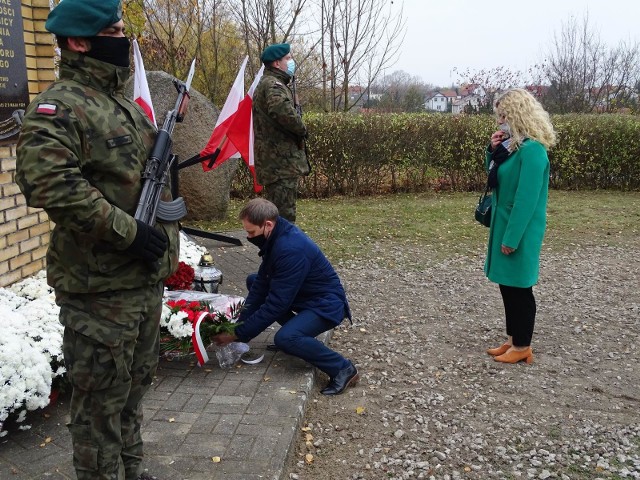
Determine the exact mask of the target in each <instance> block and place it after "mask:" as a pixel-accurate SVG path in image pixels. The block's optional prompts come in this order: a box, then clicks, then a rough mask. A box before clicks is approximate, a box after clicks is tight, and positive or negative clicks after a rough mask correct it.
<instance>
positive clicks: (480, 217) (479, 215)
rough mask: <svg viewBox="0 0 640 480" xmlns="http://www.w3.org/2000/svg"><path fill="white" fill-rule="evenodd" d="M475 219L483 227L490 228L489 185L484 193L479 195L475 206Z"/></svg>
mask: <svg viewBox="0 0 640 480" xmlns="http://www.w3.org/2000/svg"><path fill="white" fill-rule="evenodd" d="M475 217H476V220H477V221H478V222H480V223H481V224H482V225H484V226H485V227H490V226H491V192H490V191H489V185H487V188H486V189H485V190H484V193H483V194H482V195H480V199H479V200H478V205H477V206H476V213H475Z"/></svg>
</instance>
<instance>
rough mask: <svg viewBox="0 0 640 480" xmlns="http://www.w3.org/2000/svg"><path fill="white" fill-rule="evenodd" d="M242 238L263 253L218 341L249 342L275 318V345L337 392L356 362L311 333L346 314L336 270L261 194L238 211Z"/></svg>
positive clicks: (352, 375) (354, 374) (350, 378)
mask: <svg viewBox="0 0 640 480" xmlns="http://www.w3.org/2000/svg"><path fill="white" fill-rule="evenodd" d="M239 217H240V220H241V221H242V226H243V227H244V229H245V231H246V232H247V240H248V241H249V242H251V243H253V244H254V245H256V246H257V247H258V248H259V249H260V251H259V252H258V255H260V257H262V263H261V264H260V268H259V270H258V273H257V274H252V275H250V276H249V278H248V279H247V287H248V288H249V294H248V296H247V299H246V301H245V304H244V308H243V310H242V312H241V313H240V318H239V322H241V324H240V325H239V326H238V327H237V328H236V330H235V333H234V334H227V333H221V334H219V335H216V336H215V337H214V341H215V342H216V344H218V345H221V346H222V345H227V344H228V343H231V342H234V341H240V342H248V341H249V340H251V339H252V338H254V337H256V336H257V335H258V334H260V333H261V332H263V331H264V330H265V329H266V328H267V327H269V326H270V325H271V324H273V323H274V322H278V323H280V324H281V325H282V327H281V328H280V330H278V332H277V333H276V335H275V346H276V348H278V349H280V350H282V351H283V352H285V353H288V354H289V355H294V356H296V357H300V358H302V359H303V360H305V361H307V362H309V363H310V364H311V365H314V366H315V367H317V368H319V369H320V370H322V371H323V372H325V373H326V374H327V375H328V376H329V379H330V380H329V383H328V385H327V386H326V387H325V388H324V389H322V390H321V393H323V394H324V395H337V394H340V393H342V392H344V391H345V389H346V388H347V387H348V386H349V385H353V384H355V383H356V382H357V380H358V378H359V376H358V370H357V369H356V367H355V365H354V364H353V363H352V362H351V361H350V360H347V359H346V358H344V357H343V356H342V355H340V354H339V353H337V352H334V351H333V350H331V349H330V348H329V347H327V346H326V345H325V344H324V343H322V342H321V341H319V340H317V339H316V338H315V337H316V336H317V335H319V334H321V333H323V332H326V331H327V330H331V329H332V328H334V327H336V326H337V325H340V323H342V321H343V320H344V318H345V317H348V318H349V319H351V312H350V311H349V304H348V302H347V297H346V295H345V292H344V288H343V287H342V284H341V283H340V279H339V278H338V275H337V273H336V272H335V270H334V269H333V267H332V266H331V264H330V263H329V261H328V260H327V258H326V257H325V256H324V254H323V253H322V251H321V250H320V248H319V247H318V246H317V245H316V244H315V243H314V242H313V241H312V240H311V239H310V238H309V237H308V236H307V235H305V234H304V233H303V232H302V230H300V229H299V228H298V227H296V226H295V225H294V224H292V223H290V222H288V221H287V220H286V219H284V218H282V217H280V216H278V208H277V207H276V206H275V205H274V204H273V203H271V202H270V201H268V200H266V199H264V198H255V199H253V200H251V201H250V202H249V203H248V204H247V205H246V206H245V207H244V208H243V209H242V211H241V212H240V215H239Z"/></svg>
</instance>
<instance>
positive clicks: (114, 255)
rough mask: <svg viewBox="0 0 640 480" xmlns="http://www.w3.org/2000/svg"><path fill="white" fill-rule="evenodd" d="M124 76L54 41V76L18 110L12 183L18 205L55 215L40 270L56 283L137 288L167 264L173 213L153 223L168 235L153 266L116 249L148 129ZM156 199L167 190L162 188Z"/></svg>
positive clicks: (166, 271) (174, 256)
mask: <svg viewBox="0 0 640 480" xmlns="http://www.w3.org/2000/svg"><path fill="white" fill-rule="evenodd" d="M128 76H129V69H128V68H122V67H116V66H113V65H110V64H108V63H104V62H100V61H98V60H94V59H91V58H89V57H86V56H85V55H81V54H78V53H74V52H69V51H65V50H63V51H62V59H61V64H60V80H58V81H56V82H54V83H53V84H52V85H51V86H50V87H49V88H48V89H47V90H45V91H44V92H42V93H41V94H40V95H38V96H37V97H36V98H35V99H34V100H33V102H31V103H30V105H29V106H28V107H27V110H26V113H25V118H24V123H23V126H22V131H21V133H20V137H19V138H18V146H17V165H16V183H17V184H18V186H19V187H20V189H21V190H22V193H23V194H24V196H25V197H26V199H27V204H28V205H29V206H31V207H38V208H43V209H44V210H45V211H46V212H47V214H48V215H49V218H50V219H51V220H52V221H53V222H54V223H55V226H54V229H53V232H52V233H51V239H50V243H49V247H48V251H47V279H48V283H49V285H51V286H52V287H54V288H55V289H56V290H59V291H62V292H71V293H88V292H105V291H111V290H127V289H133V288H140V287H143V286H145V285H151V284H155V283H157V282H159V281H161V280H163V279H165V278H166V277H167V276H169V275H170V273H171V272H172V271H174V270H175V269H176V268H177V264H178V253H179V243H178V240H179V237H178V225H177V223H176V222H174V223H166V224H160V223H159V224H158V225H156V228H160V229H162V230H164V232H165V233H166V235H167V237H168V239H169V249H168V251H167V253H166V254H165V257H164V259H163V260H162V261H161V262H160V268H159V269H157V270H152V269H151V268H150V266H148V265H147V264H146V263H145V262H144V261H142V260H139V259H138V258H135V257H133V256H131V255H128V254H127V253H125V252H123V250H124V249H125V248H127V247H128V246H129V245H130V244H131V242H132V241H133V239H134V238H135V233H136V222H135V219H134V218H133V215H134V214H135V210H136V206H137V202H138V199H139V196H140V191H141V188H142V183H141V174H142V171H143V170H144V166H145V163H146V159H147V155H148V153H149V150H150V149H151V146H152V144H153V141H154V138H155V133H156V131H155V127H154V126H153V125H152V124H151V122H150V121H149V119H148V118H147V117H146V115H145V114H144V112H143V111H142V109H141V108H140V107H139V106H138V105H137V104H135V103H134V102H132V101H130V100H128V99H126V98H125V97H124V82H125V81H126V80H127V78H128ZM163 199H164V200H170V199H171V193H170V191H169V189H168V188H167V189H166V191H165V192H164V193H163Z"/></svg>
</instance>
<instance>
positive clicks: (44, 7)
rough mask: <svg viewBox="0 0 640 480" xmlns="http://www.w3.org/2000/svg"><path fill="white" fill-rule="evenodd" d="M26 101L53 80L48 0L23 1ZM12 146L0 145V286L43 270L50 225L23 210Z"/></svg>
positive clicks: (40, 215) (44, 217) (36, 211)
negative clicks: (16, 179) (46, 25)
mask: <svg viewBox="0 0 640 480" xmlns="http://www.w3.org/2000/svg"><path fill="white" fill-rule="evenodd" d="M21 7H22V21H23V24H24V42H25V50H26V55H27V80H28V83H29V98H30V99H32V100H33V98H34V97H35V96H36V95H37V94H38V93H39V92H41V91H42V90H43V89H45V88H46V87H47V86H48V85H49V84H50V83H51V82H52V81H53V80H54V79H55V72H54V50H53V36H52V35H51V34H50V33H48V32H47V31H46V30H45V29H44V22H45V21H46V19H47V15H48V14H49V0H23V1H22V2H21ZM15 169H16V145H15V144H9V145H5V146H0V287H4V286H7V285H10V284H12V283H14V282H16V281H18V280H21V279H22V278H25V277H28V276H30V275H33V274H34V273H36V272H38V271H40V270H42V269H43V268H44V267H45V253H46V251H47V245H48V244H49V233H50V231H51V226H52V225H51V222H50V221H49V218H48V217H47V214H46V213H44V211H42V210H40V209H36V208H30V207H27V205H26V202H25V199H24V197H23V196H22V193H20V190H19V189H18V186H17V185H16V183H15V181H14V179H15Z"/></svg>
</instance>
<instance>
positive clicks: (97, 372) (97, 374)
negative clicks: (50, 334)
mask: <svg viewBox="0 0 640 480" xmlns="http://www.w3.org/2000/svg"><path fill="white" fill-rule="evenodd" d="M89 333H91V332H89ZM98 336H99V335H98ZM64 359H65V365H66V367H67V371H68V375H69V380H70V382H71V385H73V387H74V388H78V389H80V390H84V391H87V392H92V391H99V390H105V389H108V388H111V387H113V386H114V385H119V384H122V383H123V382H126V381H128V380H130V379H131V378H130V376H129V374H128V373H127V370H126V367H125V362H124V352H123V346H122V342H121V341H117V342H115V343H114V342H110V344H109V345H107V344H105V343H102V342H101V341H99V340H97V339H96V338H92V337H90V336H88V335H85V334H83V333H80V332H77V331H75V330H73V329H71V328H66V329H65V332H64Z"/></svg>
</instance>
